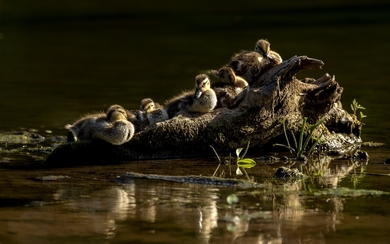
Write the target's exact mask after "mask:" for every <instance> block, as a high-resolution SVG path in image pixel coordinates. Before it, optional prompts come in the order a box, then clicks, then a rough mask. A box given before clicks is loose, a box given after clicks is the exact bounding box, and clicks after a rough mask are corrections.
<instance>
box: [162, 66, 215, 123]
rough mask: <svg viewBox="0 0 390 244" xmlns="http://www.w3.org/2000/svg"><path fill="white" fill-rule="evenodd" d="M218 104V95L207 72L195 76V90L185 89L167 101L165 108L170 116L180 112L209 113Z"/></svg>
mask: <svg viewBox="0 0 390 244" xmlns="http://www.w3.org/2000/svg"><path fill="white" fill-rule="evenodd" d="M216 105H217V96H216V94H215V92H214V90H213V89H211V84H210V79H209V77H208V75H206V74H200V75H197V76H196V77H195V92H194V91H185V92H183V93H181V94H180V95H178V96H176V97H174V98H172V99H170V100H169V101H167V102H166V106H165V110H166V111H167V113H168V115H169V118H172V117H174V116H175V115H176V114H177V113H178V112H180V111H185V112H190V113H207V112H210V111H211V110H213V109H214V108H215V106H216Z"/></svg>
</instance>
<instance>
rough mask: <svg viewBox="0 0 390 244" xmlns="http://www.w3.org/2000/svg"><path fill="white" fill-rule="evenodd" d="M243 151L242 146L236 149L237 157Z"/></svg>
mask: <svg viewBox="0 0 390 244" xmlns="http://www.w3.org/2000/svg"><path fill="white" fill-rule="evenodd" d="M241 151H242V147H240V148H237V149H236V155H237V157H239V156H240V153H241Z"/></svg>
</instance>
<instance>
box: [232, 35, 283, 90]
mask: <svg viewBox="0 0 390 244" xmlns="http://www.w3.org/2000/svg"><path fill="white" fill-rule="evenodd" d="M282 61H283V60H282V58H281V57H280V55H279V54H278V53H276V52H274V51H272V50H271V49H270V43H269V42H268V41H267V40H264V39H260V40H258V41H257V42H256V44H255V50H254V51H243V52H241V53H238V54H235V55H233V57H232V58H231V61H230V63H229V64H228V65H227V66H229V67H231V68H232V69H233V70H234V72H235V73H236V75H237V76H241V77H242V78H244V79H245V80H246V81H247V82H248V83H249V84H252V83H253V82H255V81H257V80H258V79H259V78H260V76H261V75H262V74H264V73H265V72H266V71H268V70H269V69H271V68H272V67H274V66H276V65H278V64H280V63H281V62H282Z"/></svg>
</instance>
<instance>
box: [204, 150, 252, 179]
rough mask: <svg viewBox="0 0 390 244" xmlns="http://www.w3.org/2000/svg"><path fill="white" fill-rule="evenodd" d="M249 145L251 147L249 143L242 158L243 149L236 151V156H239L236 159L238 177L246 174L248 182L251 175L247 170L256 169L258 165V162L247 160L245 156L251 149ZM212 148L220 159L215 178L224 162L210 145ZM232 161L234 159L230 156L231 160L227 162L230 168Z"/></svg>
mask: <svg viewBox="0 0 390 244" xmlns="http://www.w3.org/2000/svg"><path fill="white" fill-rule="evenodd" d="M249 145H250V142H248V144H247V146H246V148H245V151H244V153H243V154H242V155H241V156H240V154H241V152H242V150H243V148H237V149H236V156H237V159H236V165H237V169H236V174H237V175H242V174H243V173H242V172H244V173H245V175H246V177H247V178H248V180H249V179H250V178H249V175H248V173H247V172H246V170H245V169H250V168H252V167H254V166H255V165H256V161H255V160H253V159H251V158H245V156H246V154H247V152H248V149H249ZM210 147H211V148H212V149H213V151H214V153H215V155H216V156H217V158H218V162H219V164H218V166H217V168H216V169H215V171H214V174H213V176H215V175H216V173H217V171H218V169H219V167H220V166H221V163H222V160H221V157H220V156H219V155H218V153H217V151H216V150H215V149H214V147H213V146H211V145H210ZM231 159H232V157H230V156H229V160H228V161H227V163H228V164H229V166H230V165H231Z"/></svg>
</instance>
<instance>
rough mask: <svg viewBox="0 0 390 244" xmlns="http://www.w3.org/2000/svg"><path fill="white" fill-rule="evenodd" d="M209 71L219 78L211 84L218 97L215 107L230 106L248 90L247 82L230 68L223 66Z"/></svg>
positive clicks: (240, 99) (243, 96)
mask: <svg viewBox="0 0 390 244" xmlns="http://www.w3.org/2000/svg"><path fill="white" fill-rule="evenodd" d="M211 72H212V73H213V74H214V75H215V76H216V77H217V78H218V79H219V82H217V83H214V84H213V85H212V88H213V89H214V91H215V93H216V94H217V98H218V104H217V108H219V107H227V108H232V107H234V106H235V105H238V104H239V103H240V102H241V101H242V100H243V99H244V98H245V96H246V94H247V93H248V90H249V85H248V82H246V80H244V79H243V78H242V77H240V76H236V74H235V73H234V71H233V69H232V68H230V67H227V66H224V67H222V68H220V69H219V70H218V71H217V70H212V71H211Z"/></svg>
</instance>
